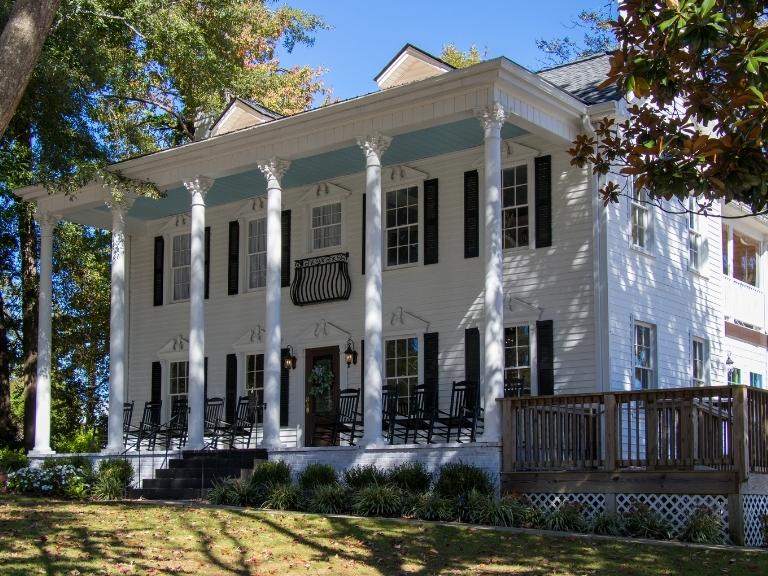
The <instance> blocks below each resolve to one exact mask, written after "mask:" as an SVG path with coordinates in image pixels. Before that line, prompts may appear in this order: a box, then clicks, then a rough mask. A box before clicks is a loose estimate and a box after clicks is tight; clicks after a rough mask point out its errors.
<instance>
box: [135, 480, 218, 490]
mask: <svg viewBox="0 0 768 576" xmlns="http://www.w3.org/2000/svg"><path fill="white" fill-rule="evenodd" d="M217 479H220V478H213V477H208V478H204V479H200V478H154V479H152V478H149V479H147V480H144V481H143V482H142V484H141V488H142V490H183V489H186V488H197V489H203V488H211V487H212V486H213V483H214V481H216V480H217Z"/></svg>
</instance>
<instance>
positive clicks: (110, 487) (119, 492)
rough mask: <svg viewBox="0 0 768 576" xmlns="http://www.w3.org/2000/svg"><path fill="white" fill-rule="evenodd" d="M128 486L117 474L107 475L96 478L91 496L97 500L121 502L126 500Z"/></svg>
mask: <svg viewBox="0 0 768 576" xmlns="http://www.w3.org/2000/svg"><path fill="white" fill-rule="evenodd" d="M125 490H126V486H125V484H123V482H122V481H121V480H120V478H119V477H118V476H117V475H115V474H105V475H101V474H100V475H99V476H97V477H96V482H94V484H93V489H92V491H91V496H93V498H94V499H96V500H120V499H121V498H125Z"/></svg>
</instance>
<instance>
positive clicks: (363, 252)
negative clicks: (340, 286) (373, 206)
mask: <svg viewBox="0 0 768 576" xmlns="http://www.w3.org/2000/svg"><path fill="white" fill-rule="evenodd" d="M385 248H386V247H385ZM361 254H362V262H363V274H365V194H363V249H362V251H361Z"/></svg>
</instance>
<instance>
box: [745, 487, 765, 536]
mask: <svg viewBox="0 0 768 576" xmlns="http://www.w3.org/2000/svg"><path fill="white" fill-rule="evenodd" d="M741 505H742V506H744V544H746V545H747V546H763V545H764V544H766V542H765V541H764V539H763V517H765V516H768V495H765V494H745V495H744V496H742V497H741Z"/></svg>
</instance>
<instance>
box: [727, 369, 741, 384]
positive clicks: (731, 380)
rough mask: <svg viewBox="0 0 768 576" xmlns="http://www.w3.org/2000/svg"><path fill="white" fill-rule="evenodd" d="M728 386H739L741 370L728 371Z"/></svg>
mask: <svg viewBox="0 0 768 576" xmlns="http://www.w3.org/2000/svg"><path fill="white" fill-rule="evenodd" d="M728 384H741V368H730V369H729V370H728Z"/></svg>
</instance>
